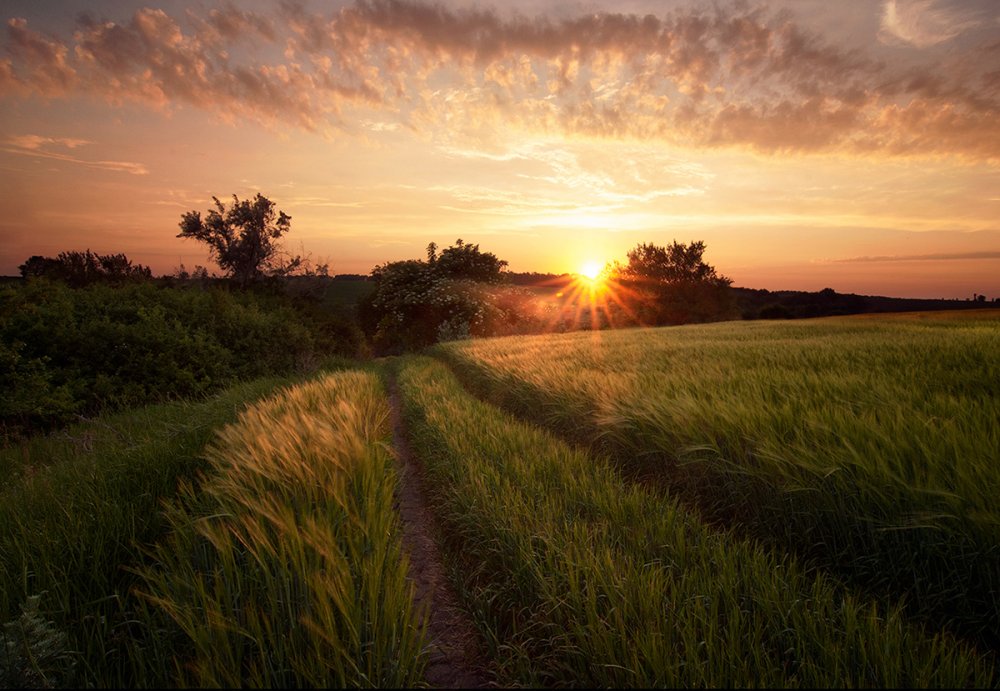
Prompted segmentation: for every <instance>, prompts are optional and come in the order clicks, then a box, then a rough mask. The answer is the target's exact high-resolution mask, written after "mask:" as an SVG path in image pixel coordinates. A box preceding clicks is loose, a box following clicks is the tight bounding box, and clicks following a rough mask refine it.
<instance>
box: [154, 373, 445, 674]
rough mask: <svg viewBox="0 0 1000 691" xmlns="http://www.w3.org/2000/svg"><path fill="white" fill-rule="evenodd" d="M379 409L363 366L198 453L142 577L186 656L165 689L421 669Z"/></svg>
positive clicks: (271, 403)
mask: <svg viewBox="0 0 1000 691" xmlns="http://www.w3.org/2000/svg"><path fill="white" fill-rule="evenodd" d="M388 416H389V410H388V403H387V401H386V398H385V394H384V392H383V391H382V386H381V380H380V379H379V377H378V376H377V375H375V374H372V373H363V372H342V373H338V374H334V375H330V376H329V377H326V378H325V379H322V380H320V381H316V382H312V383H309V384H304V385H300V386H298V387H296V388H295V389H293V390H291V391H288V392H286V393H284V394H282V395H281V396H278V397H275V398H272V399H269V400H268V401H266V402H265V403H262V404H259V405H257V406H255V407H253V408H251V409H249V410H247V411H246V412H244V413H243V414H241V416H240V420H239V421H238V422H237V423H235V424H233V425H230V426H227V427H226V428H225V429H223V430H222V431H221V432H220V434H219V436H218V438H217V439H216V440H215V441H214V442H213V444H212V445H211V446H210V447H209V449H208V452H207V457H208V461H209V463H210V465H211V473H210V479H208V480H207V481H206V482H205V483H204V484H203V485H202V486H201V487H200V488H199V489H197V490H196V489H194V488H191V487H188V488H186V489H185V490H184V491H183V492H182V497H181V498H180V500H179V501H178V502H176V503H174V504H173V505H172V508H171V509H170V511H169V513H168V516H169V522H170V525H171V528H172V531H171V536H170V539H169V540H168V541H165V542H163V543H161V544H159V545H158V546H157V547H156V549H155V551H154V552H153V554H154V556H155V564H154V565H152V566H150V567H148V568H145V569H143V570H142V576H143V581H144V585H143V587H142V591H141V592H142V593H143V597H144V598H145V599H146V600H148V602H149V603H150V604H151V606H152V607H154V608H156V609H158V610H160V611H162V612H164V613H166V615H168V617H169V619H170V621H171V622H172V624H173V625H174V628H175V633H174V636H175V637H176V638H178V639H179V643H178V644H177V645H175V646H171V649H173V648H176V649H178V650H182V651H190V652H188V653H187V654H184V655H180V656H177V657H174V659H173V663H172V664H173V666H174V668H175V669H174V671H175V672H176V683H178V684H180V685H183V686H188V685H193V686H211V687H245V686H253V687H275V688H289V687H302V686H306V687H320V688H323V687H344V686H350V687H369V688H380V687H407V686H413V685H414V684H416V683H418V682H419V681H420V679H421V678H422V674H423V668H424V665H425V664H426V662H425V657H424V651H423V635H424V634H423V630H424V624H423V621H422V618H421V616H420V615H418V613H417V612H415V611H414V608H413V604H412V585H411V584H410V583H409V582H408V581H407V580H406V572H407V560H406V559H405V558H404V557H403V555H402V552H401V543H400V526H399V519H398V518H397V516H396V513H395V510H394V508H393V491H394V487H395V482H396V476H395V472H394V461H393V456H392V452H391V449H390V447H389V439H388V438H389V429H388Z"/></svg>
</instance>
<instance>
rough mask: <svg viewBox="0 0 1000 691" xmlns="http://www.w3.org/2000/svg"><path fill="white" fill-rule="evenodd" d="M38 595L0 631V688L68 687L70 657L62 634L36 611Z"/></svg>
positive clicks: (71, 660)
mask: <svg viewBox="0 0 1000 691" xmlns="http://www.w3.org/2000/svg"><path fill="white" fill-rule="evenodd" d="M40 599H41V595H32V596H31V597H29V598H28V600H27V601H26V602H25V603H24V605H22V611H21V614H20V616H18V617H17V618H16V619H13V620H11V621H8V622H6V623H5V624H4V625H3V628H2V629H0V687H2V688H6V689H10V688H55V687H60V686H72V682H73V678H72V673H73V662H74V660H73V654H72V652H71V651H70V650H69V647H68V645H69V641H68V638H67V636H66V634H65V633H64V632H62V631H60V630H59V629H58V628H56V626H55V624H54V623H53V622H51V621H48V620H46V619H45V617H44V616H43V614H42V612H41V611H40V610H39V604H38V603H39V600H40Z"/></svg>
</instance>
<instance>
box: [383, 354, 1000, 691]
mask: <svg viewBox="0 0 1000 691" xmlns="http://www.w3.org/2000/svg"><path fill="white" fill-rule="evenodd" d="M398 381H399V386H400V390H401V392H402V396H403V399H404V412H405V418H406V421H407V425H408V428H409V430H410V434H411V441H412V445H413V449H414V452H415V453H416V455H417V456H418V457H419V458H420V459H421V461H422V462H423V464H424V467H425V470H426V473H427V476H428V479H429V480H430V482H429V485H430V486H431V487H433V490H432V493H433V496H432V505H433V506H434V508H435V510H436V511H437V513H438V515H439V517H440V518H441V519H442V520H443V522H444V525H445V526H446V532H447V534H448V535H449V545H448V547H449V552H450V553H451V555H452V557H453V558H454V559H456V560H459V561H460V566H458V567H457V568H458V569H459V570H460V571H461V572H462V573H464V579H463V582H462V584H461V586H462V587H461V590H462V591H463V592H464V593H465V598H466V603H467V605H468V607H469V608H470V609H471V610H472V611H473V614H474V617H475V619H476V622H477V624H478V626H479V627H480V630H481V631H482V633H483V635H484V637H485V639H486V641H487V642H488V644H489V647H490V651H491V653H492V655H493V656H494V657H495V658H496V660H497V662H498V665H499V667H500V674H501V677H502V678H506V679H507V680H508V681H509V683H510V684H511V685H515V686H516V685H529V686H591V687H635V686H639V687H652V686H668V687H680V686H698V687H704V686H708V687H732V686H737V687H738V686H763V687H768V686H781V687H790V686H802V687H810V686H814V687H819V688H823V687H828V686H848V687H854V686H888V687H894V686H904V687H908V686H914V687H925V686H932V687H937V686H958V687H963V686H992V685H994V684H995V683H996V678H995V676H994V673H993V667H992V660H991V658H989V657H985V658H980V657H978V656H977V655H976V654H975V653H974V652H972V651H971V650H970V649H969V648H968V647H967V646H965V645H963V644H961V643H957V642H956V641H955V640H954V639H952V638H950V637H948V636H942V635H933V634H925V633H924V631H923V630H922V628H921V627H919V626H915V625H913V624H911V623H908V622H907V621H906V619H905V617H904V616H903V615H902V613H901V611H900V610H899V609H898V608H882V607H879V606H877V605H875V604H872V603H870V602H867V601H865V600H863V599H858V598H856V597H852V596H851V595H846V594H844V592H843V589H842V588H839V587H837V585H836V584H835V583H833V582H831V581H830V580H829V579H827V578H825V577H823V576H820V575H816V574H810V573H808V572H807V570H806V569H804V568H803V567H802V566H801V565H799V564H798V563H797V561H796V560H794V559H793V558H790V557H787V556H785V557H782V556H776V555H775V554H774V552H773V551H770V550H765V549H762V548H760V547H758V546H755V545H754V544H753V543H752V542H748V541H744V540H741V539H738V538H737V537H735V536H734V535H732V534H731V533H728V532H725V531H716V530H712V529H709V528H707V527H706V526H705V525H703V524H702V523H701V522H700V521H699V520H698V519H697V517H696V516H695V515H694V514H693V513H692V512H690V511H689V510H687V509H686V508H684V507H683V506H682V505H680V504H678V503H677V502H676V501H674V500H672V499H670V498H667V497H664V496H662V495H659V494H657V493H652V492H648V491H646V490H644V489H643V488H641V487H639V486H638V485H635V484H633V483H629V482H627V481H624V480H623V479H622V478H621V477H620V476H619V475H618V474H617V473H615V472H614V471H613V469H612V468H611V467H610V465H609V464H605V463H595V462H594V459H593V458H591V457H590V456H589V455H587V454H585V453H583V452H582V451H579V450H574V449H572V448H570V447H569V446H567V445H566V444H565V443H563V442H561V441H559V440H557V439H556V438H554V437H553V436H551V435H550V434H548V433H546V432H543V431H541V430H539V429H538V428H537V427H535V426H533V425H529V424H526V423H522V422H518V421H516V420H515V419H513V418H512V417H510V416H509V415H508V414H505V413H502V412H501V411H499V410H498V409H496V408H494V407H492V406H490V405H488V404H485V403H483V402H480V401H478V400H475V399H473V398H471V397H470V396H469V395H468V394H466V393H465V392H464V391H463V390H462V388H461V386H460V385H459V384H458V382H457V381H456V379H455V378H454V377H453V376H452V375H451V374H450V373H449V372H448V370H447V369H446V368H445V367H444V365H442V364H441V363H439V362H435V361H432V360H429V359H426V358H423V359H410V360H407V361H405V363H404V364H403V365H402V366H400V367H399V374H398Z"/></svg>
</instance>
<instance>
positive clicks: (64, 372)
mask: <svg viewBox="0 0 1000 691" xmlns="http://www.w3.org/2000/svg"><path fill="white" fill-rule="evenodd" d="M347 321H348V318H347V317H337V316H335V315H332V314H330V313H327V312H325V311H324V310H323V309H321V308H320V307H318V306H317V305H316V303H315V301H310V300H307V299H302V300H299V301H298V302H297V303H293V302H292V301H291V300H290V299H289V298H287V297H284V296H283V295H281V294H276V293H272V294H266V293H247V292H240V293H236V292H230V291H227V290H225V289H222V288H215V289H209V290H201V289H197V288H187V289H182V288H161V287H157V286H156V285H153V284H151V283H145V284H128V285H122V286H109V285H103V284H94V285H91V286H88V287H86V288H82V289H79V290H73V289H70V288H68V287H67V286H65V285H64V284H61V283H53V282H49V281H44V280H43V281H39V280H31V281H28V282H26V283H25V284H22V285H7V286H3V287H0V363H2V364H3V365H4V367H3V368H2V369H0V382H2V383H3V384H4V385H5V391H7V392H9V393H8V394H6V395H5V396H4V397H3V399H2V402H0V426H2V427H3V428H4V429H5V436H8V437H11V436H16V435H17V434H18V433H22V432H30V431H32V430H35V429H45V428H49V427H54V426H58V425H62V424H65V423H66V422H68V421H69V420H70V419H72V417H73V416H74V415H77V414H85V415H90V414H93V413H95V412H96V411H98V410H101V409H103V408H105V407H121V406H129V405H137V404H143V403H147V402H154V401H163V400H171V399H175V398H178V397H189V396H196V395H200V394H204V393H206V392H209V391H212V390H215V389H218V388H219V387H221V386H223V385H226V384H227V383H230V382H233V381H235V380H237V379H247V378H252V377H257V376H262V375H266V374H271V373H285V372H290V371H292V370H294V369H296V368H301V367H310V366H314V365H315V364H316V363H317V362H318V361H319V359H321V358H322V357H323V356H325V355H327V354H341V355H353V354H354V353H355V351H356V347H357V342H358V341H359V338H360V336H359V335H357V334H355V333H353V332H352V331H351V329H350V328H349V327H347V326H345V323H346V322H347Z"/></svg>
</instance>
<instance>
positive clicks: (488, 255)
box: [427, 238, 507, 283]
mask: <svg viewBox="0 0 1000 691" xmlns="http://www.w3.org/2000/svg"><path fill="white" fill-rule="evenodd" d="M435 250H436V247H435V246H434V243H431V245H430V246H428V248H427V256H428V263H429V264H432V265H433V266H434V271H435V272H436V273H437V274H438V275H439V276H444V277H446V278H452V279H466V280H470V281H477V282H480V283H497V282H499V281H500V278H501V275H502V272H503V270H504V267H506V266H507V262H506V261H505V260H503V259H497V257H496V255H494V254H493V253H492V252H481V251H480V250H479V245H474V244H472V243H468V244H466V243H464V242H462V239H461V238H459V239H458V240H456V241H455V244H454V245H452V246H451V247H446V248H445V249H444V250H442V251H441V254H439V255H438V254H435Z"/></svg>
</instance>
